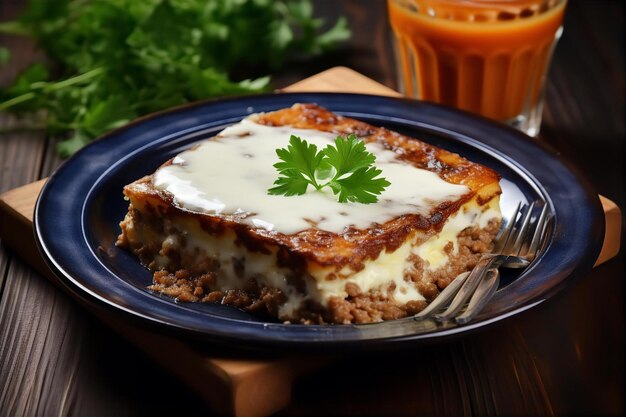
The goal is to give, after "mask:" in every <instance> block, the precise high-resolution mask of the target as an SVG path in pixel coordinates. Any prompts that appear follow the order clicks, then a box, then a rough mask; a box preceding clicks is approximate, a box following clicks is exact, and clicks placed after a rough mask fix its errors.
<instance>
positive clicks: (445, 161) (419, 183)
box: [118, 104, 501, 323]
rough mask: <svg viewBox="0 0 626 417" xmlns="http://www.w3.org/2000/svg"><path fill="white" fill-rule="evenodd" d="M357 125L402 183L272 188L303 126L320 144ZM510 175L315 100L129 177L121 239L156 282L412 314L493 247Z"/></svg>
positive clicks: (286, 304) (258, 303)
mask: <svg viewBox="0 0 626 417" xmlns="http://www.w3.org/2000/svg"><path fill="white" fill-rule="evenodd" d="M350 134H355V135H356V136H358V137H359V138H361V139H362V140H363V141H364V142H365V146H366V149H367V151H369V152H371V153H372V154H374V155H375V156H376V162H375V164H376V167H377V168H378V169H380V170H382V174H381V175H382V176H384V177H385V178H386V179H387V180H388V181H389V182H390V183H391V185H389V186H388V187H387V188H386V189H385V190H384V191H383V192H382V194H381V195H380V196H379V199H378V202H376V203H372V204H361V203H358V202H347V203H340V202H339V201H338V200H337V198H336V196H335V195H333V194H332V192H323V191H315V190H313V189H312V187H309V188H310V189H308V190H307V192H306V193H305V194H303V195H298V196H289V197H287V196H282V195H270V194H268V192H267V190H268V188H270V187H272V184H273V182H274V181H275V180H276V178H277V176H278V174H277V171H276V168H274V166H273V164H275V163H276V162H278V158H277V155H276V149H278V148H286V147H287V145H288V143H289V140H290V137H291V135H295V136H298V137H300V138H302V139H303V140H306V141H307V142H308V143H310V144H315V145H317V147H318V148H319V149H322V148H324V147H325V146H326V145H327V144H330V143H334V139H335V138H336V137H337V136H348V135H350ZM500 193H501V190H500V186H499V175H498V174H497V173H496V172H494V171H493V170H491V169H489V168H487V167H485V166H482V165H480V164H476V163H473V162H470V161H468V160H466V159H464V158H463V157H461V156H459V155H457V154H455V153H451V152H448V151H446V150H443V149H439V148H437V147H435V146H432V145H429V144H427V143H424V142H422V141H419V140H417V139H413V138H410V137H407V136H404V135H402V134H399V133H396V132H393V131H390V130H387V129H385V128H381V127H375V126H371V125H369V124H367V123H364V122H361V121H357V120H354V119H350V118H347V117H342V116H339V115H337V114H334V113H332V112H330V111H328V110H326V109H323V108H321V107H319V106H317V105H314V104H296V105H294V106H293V107H291V108H287V109H282V110H278V111H275V112H271V113H260V114H253V115H251V116H249V117H247V118H246V119H244V120H242V121H241V122H240V123H237V124H234V125H232V126H230V127H228V128H226V129H225V130H223V131H222V132H221V133H219V134H218V135H217V136H215V137H214V138H211V139H209V140H206V141H204V142H201V143H199V144H197V145H196V146H194V147H193V148H191V149H189V150H187V151H184V152H182V153H180V154H179V155H177V156H176V157H174V158H173V159H171V160H169V161H167V162H166V163H165V164H164V165H162V166H161V167H160V168H159V169H158V170H157V171H156V172H155V173H154V174H152V175H149V176H146V177H144V178H141V179H139V180H137V181H136V182H133V183H131V184H129V185H127V186H126V187H125V188H124V194H125V196H126V198H127V199H128V200H130V207H129V209H128V213H127V215H126V217H125V219H124V220H123V221H122V222H121V228H122V233H121V235H120V237H119V239H118V245H119V246H121V247H124V248H128V249H129V250H130V251H132V252H133V253H134V254H136V255H137V256H138V258H139V259H140V261H141V262H142V264H144V265H145V266H147V267H148V268H149V269H150V270H152V271H154V276H153V284H152V285H151V286H150V287H149V288H150V289H151V290H153V291H155V292H160V293H163V294H166V295H169V296H171V297H175V298H176V299H177V300H178V301H190V302H192V301H193V302H196V301H197V302H216V303H223V304H229V305H233V306H236V307H239V308H243V309H246V310H248V311H253V312H259V313H263V314H269V315H270V316H272V317H275V318H277V319H279V320H282V321H289V322H294V323H295V322H297V323H367V322H376V321H381V320H390V319H396V318H400V317H404V316H407V315H412V314H415V313H417V312H419V311H420V310H421V309H423V308H424V307H425V306H426V305H427V303H428V302H429V301H430V300H432V299H434V298H435V297H436V296H437V295H438V294H439V292H440V291H441V290H442V289H443V288H445V287H446V286H447V285H448V283H449V282H450V281H451V280H452V279H453V278H454V277H455V276H456V275H457V274H459V273H461V272H464V271H467V270H469V269H470V268H472V267H473V266H474V265H475V263H476V262H477V261H478V259H479V258H480V256H481V254H482V253H484V252H487V251H489V250H490V249H491V246H492V243H493V240H494V238H495V236H496V233H497V231H498V229H499V226H500V222H501V215H500V208H499V196H500Z"/></svg>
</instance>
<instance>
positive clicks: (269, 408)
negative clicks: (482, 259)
mask: <svg viewBox="0 0 626 417" xmlns="http://www.w3.org/2000/svg"><path fill="white" fill-rule="evenodd" d="M282 91H287V92H353V93H367V94H378V95H387V96H399V94H398V93H397V92H396V91H394V90H392V89H390V88H388V87H386V86H384V85H382V84H379V83H377V82H375V81H373V80H371V79H369V78H367V77H365V76H363V75H362V74H359V73H357V72H355V71H353V70H351V69H349V68H345V67H335V68H331V69H329V70H327V71H324V72H322V73H320V74H317V75H314V76H312V77H310V78H307V79H305V80H302V81H300V82H298V83H295V84H293V85H291V86H290V87H288V88H285V89H283V90H282ZM45 181H46V180H45V179H43V180H40V181H37V182H34V183H31V184H28V185H25V186H23V187H20V188H16V189H13V190H10V191H8V192H6V193H4V194H2V195H0V237H1V238H2V241H3V243H4V244H6V245H7V246H10V247H11V248H12V249H13V250H14V251H15V252H16V253H17V254H18V255H20V256H21V257H22V258H23V259H25V260H26V261H27V262H28V263H29V264H30V265H31V266H32V267H33V268H35V269H36V270H37V271H38V272H40V273H41V274H42V275H44V276H45V277H47V278H48V279H49V280H50V281H52V282H53V283H54V284H56V285H58V286H60V287H62V284H61V282H60V281H59V280H58V278H57V277H56V276H55V275H54V274H53V273H52V272H51V271H50V270H49V269H48V267H47V266H46V264H45V262H44V261H43V259H42V258H41V256H40V255H39V252H38V250H37V247H36V244H35V237H34V235H33V229H32V222H33V211H34V207H35V202H36V199H37V196H38V195H39V191H40V190H41V188H42V186H43V184H44V183H45ZM599 198H600V201H601V203H602V206H603V208H604V213H605V217H606V234H605V240H604V245H603V247H602V251H601V253H600V256H599V257H598V260H597V261H596V265H599V264H600V263H602V262H605V261H606V260H608V259H610V258H612V257H613V256H615V255H616V254H617V253H618V251H619V246H620V231H621V212H620V209H619V208H618V207H617V206H616V205H615V203H613V202H612V201H611V200H609V199H607V198H604V197H602V196H599ZM86 307H89V306H86ZM92 312H93V313H94V314H96V315H97V316H98V317H99V319H100V320H102V321H103V322H105V323H106V324H107V325H109V326H110V327H111V328H112V329H114V330H115V331H117V332H119V333H120V334H121V335H122V336H124V337H125V338H127V339H128V340H129V341H130V342H132V343H133V344H135V345H136V346H138V347H139V348H140V349H142V350H143V351H144V352H145V353H146V354H147V355H148V356H150V357H151V358H153V359H154V360H155V361H157V362H158V363H160V364H161V365H162V366H163V367H164V368H166V369H168V370H169V371H171V372H172V373H173V374H175V375H176V376H177V377H178V378H179V379H180V380H182V381H183V382H185V383H186V384H187V385H189V386H190V387H191V388H192V389H194V390H195V391H197V392H198V393H199V394H200V395H201V396H203V397H204V398H206V399H207V401H208V402H209V404H210V405H211V406H212V407H213V409H214V410H215V412H217V413H219V414H221V415H234V416H239V417H262V416H266V415H269V414H272V413H274V412H276V411H278V410H280V409H281V408H283V407H284V406H286V405H287V404H288V403H289V401H290V396H291V384H292V382H293V380H294V378H296V377H297V376H298V375H302V373H304V372H307V371H308V370H311V369H314V368H316V367H318V366H320V365H322V364H323V363H325V362H328V361H331V360H332V358H323V357H315V358H306V360H303V359H302V358H299V357H296V356H285V357H278V358H272V359H241V358H235V359H233V358H227V357H219V356H217V355H216V354H214V353H211V354H209V353H206V352H204V351H202V350H200V349H198V348H197V347H196V346H193V345H191V344H189V343H187V342H184V341H181V340H180V339H176V338H174V337H170V336H166V335H163V334H159V333H154V332H150V331H148V330H146V329H143V328H140V327H138V326H134V325H133V324H132V323H129V322H127V321H122V320H119V319H118V318H116V317H113V316H111V315H109V314H102V313H101V312H99V311H92ZM173 352H176V354H177V356H178V357H179V358H182V359H180V360H179V361H178V362H177V363H176V365H175V366H174V365H172V363H171V362H170V361H169V359H170V358H171V355H172V353H173Z"/></svg>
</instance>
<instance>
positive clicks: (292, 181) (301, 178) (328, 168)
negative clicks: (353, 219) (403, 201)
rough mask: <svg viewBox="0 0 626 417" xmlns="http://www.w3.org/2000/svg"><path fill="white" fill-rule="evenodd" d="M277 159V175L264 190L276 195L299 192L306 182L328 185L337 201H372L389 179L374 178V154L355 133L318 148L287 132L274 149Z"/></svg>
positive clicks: (375, 175) (304, 187)
mask: <svg viewBox="0 0 626 417" xmlns="http://www.w3.org/2000/svg"><path fill="white" fill-rule="evenodd" d="M276 155H278V158H279V159H280V162H277V163H276V164H274V167H275V168H276V169H277V170H278V173H279V175H280V176H279V177H278V179H277V180H276V181H274V185H275V186H274V187H272V188H270V189H269V190H267V192H268V193H269V194H276V195H286V196H293V195H302V194H304V193H305V192H306V190H307V188H308V186H309V185H312V186H313V187H314V188H315V189H316V190H321V189H322V188H324V187H330V189H331V190H332V192H333V193H334V194H335V195H338V200H339V202H341V203H345V202H348V201H352V202H358V203H365V204H369V203H375V202H376V201H378V197H377V195H379V194H380V193H382V192H383V190H384V189H385V188H387V187H388V186H389V185H390V183H389V181H387V180H386V179H385V178H377V177H378V175H380V174H381V173H382V171H381V170H380V169H377V168H375V167H374V166H373V164H374V162H375V160H376V157H375V156H374V155H373V154H372V153H370V152H368V151H367V150H366V148H365V144H364V143H363V141H362V140H360V139H358V138H357V137H356V136H355V135H349V136H348V137H347V138H345V139H344V138H342V137H341V136H337V138H336V139H335V146H333V145H327V146H326V148H324V149H322V150H320V151H318V150H317V146H316V145H314V144H312V143H311V144H309V143H308V142H307V141H305V140H302V139H300V138H299V137H298V136H294V135H291V138H290V139H289V145H288V147H287V149H285V148H281V149H276Z"/></svg>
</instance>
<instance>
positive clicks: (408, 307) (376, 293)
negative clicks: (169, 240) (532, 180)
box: [149, 221, 499, 324]
mask: <svg viewBox="0 0 626 417" xmlns="http://www.w3.org/2000/svg"><path fill="white" fill-rule="evenodd" d="M498 229H499V223H498V222H495V221H493V222H491V223H490V224H489V225H488V226H487V227H486V228H485V229H477V228H471V229H466V230H464V231H463V232H462V233H461V234H460V235H459V236H458V243H459V248H458V251H457V252H456V253H453V245H452V243H450V244H449V245H447V246H446V248H445V251H446V252H447V254H448V257H449V262H447V263H446V265H445V266H444V267H441V268H438V269H436V270H434V271H430V270H428V269H427V268H426V266H425V264H424V262H423V260H422V259H420V258H419V257H418V256H415V255H412V257H411V260H412V266H411V268H410V269H408V270H407V271H405V277H404V279H405V280H406V281H412V282H413V284H414V285H415V286H416V288H417V289H418V290H419V292H420V293H421V294H422V295H423V296H424V297H425V298H426V300H420V301H410V302H408V303H406V304H404V305H397V304H396V302H395V301H394V300H393V299H392V298H391V297H390V293H391V292H392V291H393V289H394V288H393V287H387V288H379V289H376V290H373V291H368V292H365V293H364V292H362V291H361V289H360V288H359V286H358V285H356V284H353V283H348V284H346V287H345V289H346V292H347V293H348V297H346V298H345V299H342V298H339V297H331V298H330V300H329V301H328V305H327V306H326V307H323V306H321V305H320V304H319V303H315V302H312V301H307V302H305V303H303V305H302V306H301V307H300V308H299V309H297V310H295V311H293V312H292V313H290V314H289V315H281V314H280V313H279V311H280V306H281V305H283V304H284V303H285V302H286V301H287V297H286V296H285V294H283V292H282V291H281V290H279V289H276V288H270V287H267V286H263V285H260V284H259V282H258V281H257V280H256V279H254V278H250V279H248V280H247V281H246V282H245V285H243V286H242V288H239V289H232V290H222V291H220V290H215V288H216V280H217V279H218V277H217V276H216V273H215V272H205V273H198V272H196V271H193V272H192V271H190V270H187V269H178V270H176V271H167V270H160V271H156V272H154V276H153V284H152V285H151V286H150V287H149V289H150V290H152V291H156V292H159V293H162V294H165V295H167V296H170V297H174V298H176V300H177V301H181V302H212V303H221V304H227V305H231V306H234V307H238V308H242V309H244V310H246V311H251V312H254V313H263V314H267V315H268V316H270V317H274V318H277V319H279V320H282V321H285V322H292V323H303V324H324V323H336V324H346V323H372V322H379V321H383V320H393V319H399V318H402V317H406V316H410V315H413V314H416V313H418V312H419V311H421V310H422V309H424V308H425V307H426V306H427V305H428V302H430V301H432V300H433V299H434V298H435V297H437V295H438V294H439V293H440V292H441V291H442V290H443V289H444V288H445V287H447V286H448V284H449V283H450V282H451V280H452V279H454V277H456V276H457V275H458V274H460V273H462V272H465V271H467V270H469V269H471V268H472V267H474V265H476V263H477V262H478V260H479V259H480V257H481V255H482V253H485V252H489V251H490V250H491V249H492V242H493V239H494V237H495V235H496V233H497V231H498Z"/></svg>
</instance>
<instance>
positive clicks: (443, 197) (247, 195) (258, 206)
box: [153, 119, 469, 234]
mask: <svg viewBox="0 0 626 417" xmlns="http://www.w3.org/2000/svg"><path fill="white" fill-rule="evenodd" d="M291 135H296V136H299V137H300V138H301V139H303V140H306V141H307V142H308V143H313V144H315V145H317V147H318V150H320V149H323V148H325V147H326V145H328V144H332V143H333V142H334V139H335V137H336V135H333V134H330V133H327V132H320V131H317V130H313V129H294V128H292V127H289V126H280V127H272V126H264V125H260V124H257V123H254V122H253V121H251V120H248V119H244V120H243V121H241V122H240V123H237V124H235V125H233V126H230V127H228V128H226V129H224V130H223V131H222V132H221V133H220V134H219V135H218V138H217V139H211V140H207V141H205V142H202V143H201V144H200V145H199V146H198V147H196V148H194V149H190V150H188V151H185V152H182V153H180V154H179V155H178V156H176V157H175V158H174V160H173V163H172V165H169V166H166V167H162V168H160V169H158V170H157V171H156V173H155V174H154V177H153V183H154V186H155V187H156V188H157V189H160V190H164V191H167V192H169V193H170V194H171V195H172V196H173V199H174V203H175V204H176V205H178V206H179V207H182V208H184V209H187V210H190V211H195V212H200V213H207V214H238V213H250V215H249V216H247V217H246V218H245V219H244V220H243V221H244V222H245V223H247V224H249V225H251V226H254V227H258V228H263V229H266V230H275V231H278V232H282V233H285V234H292V233H297V232H299V231H302V230H304V229H307V228H310V227H312V226H315V227H317V228H318V229H321V230H327V231H330V232H335V233H341V232H342V231H343V230H344V229H345V228H346V227H347V226H350V225H354V226H355V227H357V228H367V227H369V226H371V225H372V224H373V223H384V222H386V221H388V220H391V219H393V218H395V217H397V216H400V215H402V214H406V213H417V214H422V215H427V214H428V213H430V212H431V210H432V209H433V207H435V206H437V205H439V204H440V203H441V202H444V201H449V200H456V199H458V198H459V197H460V196H462V195H463V194H466V193H468V192H469V189H468V188H467V187H466V186H463V185H457V184H451V183H448V182H446V181H444V180H442V179H441V178H440V177H439V176H438V175H437V174H435V173H433V172H430V171H428V170H423V169H418V168H415V167H414V166H412V165H410V164H408V163H406V162H403V161H401V160H399V159H397V158H396V156H397V155H396V154H395V153H394V152H392V151H390V150H386V149H384V148H383V147H382V146H381V145H379V144H376V143H369V144H367V145H366V147H367V150H368V151H369V152H371V153H373V154H374V155H375V156H376V162H375V165H376V167H377V168H378V169H381V170H382V174H381V175H382V176H383V177H385V178H387V180H388V181H389V182H390V183H391V185H390V186H389V187H387V189H385V191H383V193H382V194H381V195H380V196H379V200H378V202H377V203H373V204H361V203H340V202H338V201H337V197H336V196H334V195H332V192H331V191H330V190H329V191H328V192H320V191H315V190H314V189H313V187H312V186H310V187H309V188H308V190H307V193H306V194H304V195H300V196H293V197H286V196H281V195H269V194H268V193H267V190H268V189H269V188H271V187H272V186H273V183H274V181H275V180H276V179H277V178H278V171H277V170H276V168H274V166H273V165H274V164H275V163H276V162H278V157H277V156H276V149H277V148H286V147H287V146H288V144H289V138H290V137H291Z"/></svg>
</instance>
